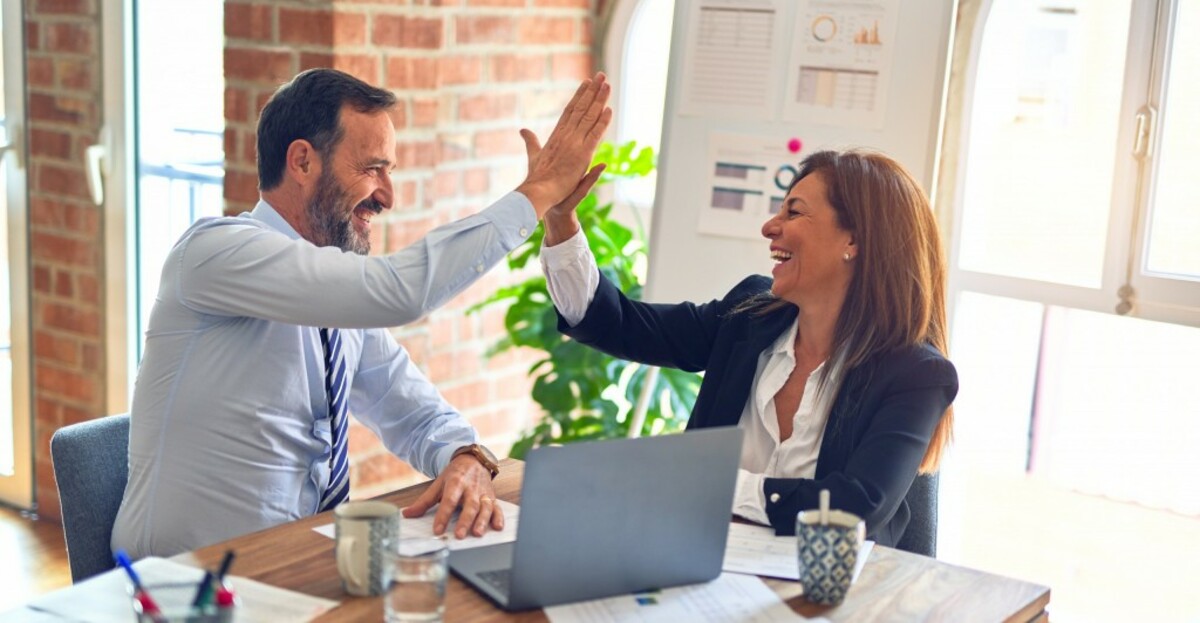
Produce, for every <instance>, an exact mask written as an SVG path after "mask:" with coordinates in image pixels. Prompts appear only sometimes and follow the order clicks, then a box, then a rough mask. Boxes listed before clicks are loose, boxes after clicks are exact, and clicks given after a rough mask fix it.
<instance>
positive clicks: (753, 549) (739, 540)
mask: <svg viewBox="0 0 1200 623" xmlns="http://www.w3.org/2000/svg"><path fill="white" fill-rule="evenodd" d="M874 546H875V541H863V544H862V545H860V546H859V548H858V561H857V562H856V563H855V565H854V579H853V580H851V582H853V581H855V580H857V579H858V574H860V573H862V569H863V565H865V564H867V558H868V557H869V556H870V555H871V548H872V547H874ZM724 569H725V571H729V572H732V573H746V574H750V575H765V576H767V577H771V578H782V579H784V580H799V579H800V563H799V561H798V560H797V558H796V537H794V536H775V529H774V528H769V527H767V526H751V525H748V524H741V523H731V524H729V539H728V540H727V541H725V566H724Z"/></svg>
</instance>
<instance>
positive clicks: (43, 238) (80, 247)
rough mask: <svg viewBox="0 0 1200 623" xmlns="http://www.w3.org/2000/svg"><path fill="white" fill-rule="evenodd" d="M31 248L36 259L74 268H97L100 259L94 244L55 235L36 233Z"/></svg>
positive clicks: (31, 238)
mask: <svg viewBox="0 0 1200 623" xmlns="http://www.w3.org/2000/svg"><path fill="white" fill-rule="evenodd" d="M29 248H30V253H31V255H32V256H33V257H34V258H37V259H43V260H48V261H54V262H58V263H62V264H70V265H73V266H95V265H96V261H97V260H98V259H99V257H98V255H99V254H98V249H97V248H96V245H94V244H93V243H91V242H87V241H81V240H75V239H73V238H66V237H63V236H56V235H54V234H46V233H40V232H34V233H33V234H32V235H31V236H30V240H29ZM59 294H63V293H62V292H59Z"/></svg>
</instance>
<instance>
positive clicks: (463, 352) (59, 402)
mask: <svg viewBox="0 0 1200 623" xmlns="http://www.w3.org/2000/svg"><path fill="white" fill-rule="evenodd" d="M101 6H102V5H101V4H100V3H99V2H98V1H97V0H27V2H26V20H25V28H26V47H27V52H28V76H27V83H28V84H27V87H28V90H29V100H28V101H29V108H28V110H29V127H28V131H27V136H26V138H27V141H28V145H29V154H30V158H29V163H28V166H29V169H28V173H29V176H28V179H29V185H30V196H29V213H30V244H29V248H30V269H31V273H32V274H31V283H32V288H31V289H32V312H33V313H32V325H33V326H32V332H33V333H32V339H33V382H34V393H33V418H34V431H35V446H34V456H35V457H36V465H35V473H36V478H37V486H36V495H37V500H38V504H39V511H40V513H41V514H42V515H43V516H46V517H49V518H57V517H58V516H59V509H58V497H57V491H56V489H55V487H54V476H53V469H52V467H51V464H50V453H49V439H50V436H51V435H52V434H53V433H54V431H55V430H57V429H58V428H60V427H61V426H64V425H66V424H71V423H75V422H79V421H84V420H87V419H92V418H95V417H97V416H99V415H101V414H103V413H104V408H105V404H106V395H105V392H106V387H105V378H106V372H105V369H104V361H105V357H104V355H105V352H104V348H105V343H104V335H103V326H104V322H105V318H104V291H105V282H106V279H111V278H115V279H123V278H124V276H122V275H117V276H109V275H105V274H104V273H103V265H104V263H103V246H102V240H103V222H102V209H101V208H98V207H96V206H95V205H93V204H92V203H91V201H90V198H89V196H88V191H87V188H86V184H85V181H84V180H85V176H84V170H83V161H84V160H83V150H84V149H85V148H86V147H87V146H88V145H91V144H93V143H96V142H97V137H98V134H99V128H100V125H101V122H102V111H101V109H100V102H101V101H102V95H103V93H102V84H101V67H100V62H101V60H100V59H101V56H100V50H101V36H102V32H101V26H100V23H101V15H100V10H101ZM225 10H226V21H225V29H226V35H227V45H226V58H225V61H224V62H225V68H226V80H227V89H226V93H225V114H226V118H227V131H226V136H225V145H226V157H227V160H228V174H227V177H226V186H225V197H226V201H227V204H228V211H230V212H238V211H241V210H243V209H245V208H247V207H249V206H251V205H252V204H253V202H254V201H255V199H256V198H257V192H256V190H255V180H256V177H255V174H254V136H253V134H254V129H253V128H254V120H255V118H256V116H257V111H258V109H259V108H260V107H261V106H262V103H263V102H264V101H265V100H266V98H267V96H268V95H269V94H270V93H271V92H272V91H273V90H274V88H275V87H276V86H277V85H278V84H279V83H281V82H283V81H285V80H287V79H288V78H290V77H291V76H292V75H294V74H295V73H296V72H298V71H300V70H301V69H305V68H308V67H315V66H320V65H326V66H334V67H337V68H340V69H344V70H346V71H349V72H351V73H354V74H355V75H358V76H359V77H361V78H364V79H366V80H369V81H371V82H373V83H375V84H380V85H383V86H385V87H387V88H390V89H393V90H394V91H395V92H396V93H397V95H399V96H400V98H401V100H402V102H403V104H402V106H401V108H400V110H399V111H398V112H397V114H396V119H395V121H396V127H397V132H398V139H399V147H398V153H397V158H398V161H399V163H400V169H399V170H398V171H397V173H396V176H395V180H396V182H397V189H398V192H397V206H396V209H395V210H393V211H392V212H391V213H390V214H389V215H388V216H387V219H386V220H385V222H384V226H383V227H378V228H376V240H375V241H374V245H373V246H374V247H375V248H376V249H381V250H384V251H394V250H396V249H399V248H401V247H403V246H404V245H405V244H407V243H409V242H411V241H412V240H415V239H416V238H417V237H419V236H420V235H421V234H422V233H424V232H425V231H427V230H428V229H430V228H431V227H434V226H436V225H438V224H441V223H444V222H447V221H449V220H452V219H455V218H458V217H461V216H463V215H466V214H469V213H472V212H475V211H477V210H479V209H481V208H482V207H484V206H486V205H487V204H488V203H489V202H490V201H491V200H493V199H495V198H497V197H499V196H500V195H502V194H503V193H505V192H507V191H508V190H510V189H511V188H513V187H514V186H515V185H516V184H517V183H518V181H519V178H520V176H521V175H522V174H523V162H524V161H523V155H522V149H521V142H520V139H519V138H518V136H517V133H516V130H517V129H518V128H520V127H522V126H529V127H532V128H533V129H535V130H538V131H539V133H541V134H542V135H543V136H544V135H545V132H546V131H547V130H548V128H549V127H550V126H551V125H552V124H553V120H554V119H555V118H556V116H557V112H558V109H559V107H560V106H561V105H562V104H563V103H564V102H565V101H566V99H567V98H568V97H569V95H570V93H571V91H572V90H573V88H574V86H575V84H576V83H577V81H578V80H579V79H580V78H582V77H584V76H586V75H587V74H588V73H589V72H590V69H591V62H592V61H591V55H590V53H589V49H590V45H591V32H592V21H593V10H592V9H591V8H590V6H589V0H374V1H373V0H339V1H332V0H295V1H285V0H261V1H260V0H248V1H230V2H227V3H226V8H225ZM514 278H515V277H514V276H512V275H506V274H504V271H503V269H498V270H496V271H493V272H492V273H491V274H489V275H488V276H487V277H486V278H485V279H484V280H482V281H481V282H480V283H479V284H477V285H476V286H474V287H473V288H471V289H470V290H469V291H468V292H467V293H465V294H464V295H462V296H460V297H458V299H456V300H454V301H452V302H451V303H450V304H449V305H447V306H446V307H444V308H443V309H441V310H439V311H437V312H436V313H434V314H433V315H432V316H431V317H430V318H428V319H427V320H425V321H423V322H421V323H417V324H414V325H410V326H407V327H404V328H402V329H400V330H398V331H397V332H396V335H397V337H398V338H399V339H400V340H401V342H402V343H404V344H405V346H406V347H407V348H408V349H409V351H410V352H411V353H412V355H413V357H414V359H415V360H416V361H417V362H418V363H419V364H420V365H421V366H422V368H423V369H424V370H425V371H426V372H427V373H428V374H429V376H430V378H431V379H432V380H433V381H434V382H436V383H437V384H438V386H439V387H440V388H442V390H443V392H444V394H445V395H446V398H447V399H448V400H449V401H450V402H451V403H452V404H454V405H456V406H457V407H459V408H460V409H461V410H462V411H463V412H464V413H465V414H467V416H468V417H469V418H470V419H471V421H472V422H473V423H474V424H475V425H476V426H477V427H479V429H480V430H481V431H482V433H483V434H484V437H485V440H486V441H487V442H488V443H490V444H493V445H494V446H496V447H497V448H498V449H499V450H502V451H503V450H506V449H507V447H508V445H509V444H510V443H511V441H512V440H513V439H515V437H516V435H517V434H518V433H519V432H520V431H521V430H522V429H524V428H525V427H526V426H527V425H528V423H529V422H530V418H531V417H532V415H533V414H535V413H536V410H535V408H536V405H534V404H533V403H532V402H531V401H530V400H529V399H528V394H529V382H528V380H527V379H526V377H525V370H526V368H527V367H528V364H529V362H530V361H531V359H530V357H529V355H528V354H527V353H526V354H517V355H511V354H510V355H506V356H503V357H500V358H496V359H492V360H485V359H484V358H483V351H484V349H485V348H486V346H487V345H489V344H491V343H492V342H493V341H494V340H495V339H496V338H497V337H498V336H499V335H500V334H501V329H500V327H501V325H502V323H503V314H502V312H500V311H499V310H491V311H489V312H487V313H484V314H481V315H472V316H467V315H465V314H464V309H465V308H466V307H467V306H469V305H470V304H471V303H473V302H475V301H478V300H480V299H482V298H483V297H484V296H486V295H487V294H488V293H490V292H491V291H493V290H494V289H495V288H496V287H497V286H499V285H500V284H503V283H507V282H511V281H512V280H514ZM351 435H352V436H351V443H352V446H351V448H352V452H353V459H354V473H353V477H354V486H355V497H361V496H365V495H371V494H373V493H377V492H381V491H385V490H388V489H390V488H393V487H395V486H398V485H400V484H403V483H405V482H409V481H411V480H413V479H415V478H416V476H415V475H414V474H412V473H411V471H409V470H408V469H407V468H406V466H404V465H403V464H402V463H400V462H399V461H396V460H394V459H392V458H390V455H388V454H387V452H386V451H384V450H383V449H382V448H380V447H379V445H378V442H377V441H375V439H374V437H373V435H371V434H370V433H369V432H368V431H365V430H363V429H362V428H361V427H358V426H356V427H354V428H353V429H352V432H351Z"/></svg>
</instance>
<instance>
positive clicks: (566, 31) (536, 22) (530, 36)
mask: <svg viewBox="0 0 1200 623" xmlns="http://www.w3.org/2000/svg"><path fill="white" fill-rule="evenodd" d="M576 21H577V20H576V19H575V18H571V17H532V16H527V17H522V18H521V23H520V25H519V27H518V30H517V43H520V44H522V45H539V46H545V45H555V44H565V43H575V22H576Z"/></svg>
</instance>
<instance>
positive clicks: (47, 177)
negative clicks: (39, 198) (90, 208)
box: [33, 162, 91, 198]
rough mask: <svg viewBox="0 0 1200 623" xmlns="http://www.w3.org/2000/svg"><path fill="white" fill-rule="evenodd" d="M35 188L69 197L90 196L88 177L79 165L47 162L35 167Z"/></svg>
mask: <svg viewBox="0 0 1200 623" xmlns="http://www.w3.org/2000/svg"><path fill="white" fill-rule="evenodd" d="M33 176H34V180H35V181H34V188H36V189H37V190H39V191H41V192H46V193H54V194H58V195H65V196H69V197H81V198H82V197H90V196H91V194H90V191H89V190H88V187H87V179H86V178H85V176H84V173H83V171H82V170H81V167H79V166H70V167H64V166H58V165H54V164H48V163H45V162H42V163H38V164H35V165H34V167H33Z"/></svg>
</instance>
